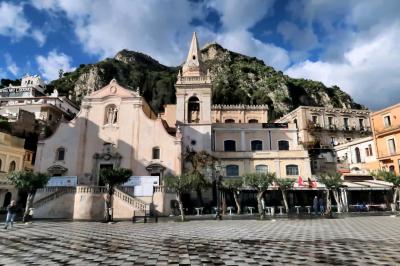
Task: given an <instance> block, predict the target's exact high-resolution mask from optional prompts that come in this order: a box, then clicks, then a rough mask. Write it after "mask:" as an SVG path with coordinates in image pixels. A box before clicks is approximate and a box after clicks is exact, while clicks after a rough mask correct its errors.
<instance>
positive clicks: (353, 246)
mask: <svg viewBox="0 0 400 266" xmlns="http://www.w3.org/2000/svg"><path fill="white" fill-rule="evenodd" d="M0 239H1V241H0V264H1V265H24V264H30V265H31V264H49V265H58V264H73V265H99V264H102V265H121V264H126V265H133V264H134V265H155V264H157V265H167V264H175V265H178V264H180V265H185V264H193V265H199V264H202V265H213V264H219V265H249V264H254V265H258V264H260V265H269V264H272V265H276V264H278V265H279V264H301V265H313V264H319V263H322V264H344V265H353V264H355V265H366V264H387V265H395V264H397V265H398V264H400V218H391V217H351V218H345V219H312V220H277V221H271V220H267V221H254V220H241V221H240V220H224V221H192V222H185V223H179V222H170V223H158V224H154V223H153V224H132V223H130V222H120V223H116V224H102V223H94V222H93V223H90V222H35V223H34V224H32V225H23V224H17V225H16V226H14V229H12V230H4V229H0Z"/></svg>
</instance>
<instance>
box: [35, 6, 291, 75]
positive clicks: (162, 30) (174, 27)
mask: <svg viewBox="0 0 400 266" xmlns="http://www.w3.org/2000/svg"><path fill="white" fill-rule="evenodd" d="M99 2H100V3H99ZM75 3H79V4H78V5H76V4H75ZM273 3H274V1H273V0H270V1H263V0H254V1H238V0H233V1H211V2H209V3H202V2H190V1H155V0H149V1H145V2H143V1H129V0H117V1H111V0H100V1H89V0H86V1H79V2H74V4H71V1H66V0H40V1H33V2H32V4H33V5H34V6H35V7H36V8H38V9H42V10H47V11H49V12H51V13H52V14H54V13H57V12H58V13H63V14H65V15H66V16H67V18H68V19H69V20H70V21H71V22H73V23H74V28H75V33H76V36H77V37H78V39H79V41H80V43H81V44H82V46H83V48H84V50H85V51H86V52H87V53H89V54H95V55H100V57H101V58H104V57H112V56H114V55H115V54H116V53H117V52H118V51H120V50H122V49H130V50H136V51H140V52H143V53H146V54H149V55H151V56H152V57H154V58H156V59H157V60H159V61H160V62H161V63H163V64H167V65H177V64H180V63H182V61H183V60H184V58H185V55H186V52H187V49H188V43H189V41H190V37H191V33H192V31H193V30H196V31H198V33H199V38H200V40H201V41H203V42H206V41H218V42H221V44H222V45H223V46H225V47H227V48H229V49H233V50H234V51H237V52H241V53H244V54H248V55H252V56H258V57H260V58H261V59H263V60H264V61H265V62H267V63H269V64H271V65H272V66H275V67H278V68H282V67H285V66H286V65H287V64H288V56H287V53H286V52H285V51H284V50H283V49H281V48H279V47H276V46H275V45H273V44H268V43H267V44H265V43H263V42H261V41H260V40H257V39H256V38H255V37H254V36H253V35H252V34H251V33H250V32H249V31H248V29H249V28H250V27H252V26H254V25H255V24H256V23H257V22H258V21H259V20H260V19H262V18H263V17H264V16H265V15H266V14H270V13H271V12H272V6H273ZM207 8H213V9H215V10H217V12H218V13H219V14H220V16H221V20H222V23H223V29H222V30H221V31H219V32H216V31H214V30H211V29H210V28H207V26H206V25H204V26H197V27H193V26H192V25H191V23H192V21H193V19H200V20H204V18H205V16H206V15H207V12H208V11H207ZM211 37H212V38H214V39H211ZM255 49H256V50H255ZM257 50H258V51H257Z"/></svg>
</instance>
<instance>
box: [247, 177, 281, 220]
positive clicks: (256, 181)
mask: <svg viewBox="0 0 400 266" xmlns="http://www.w3.org/2000/svg"><path fill="white" fill-rule="evenodd" d="M274 180H275V173H247V174H244V176H243V182H244V184H245V186H249V187H251V188H253V189H255V190H256V191H257V204H258V212H259V214H260V219H264V210H263V207H262V198H263V196H264V194H265V192H266V191H267V190H268V187H269V186H270V185H272V182H273V181H274Z"/></svg>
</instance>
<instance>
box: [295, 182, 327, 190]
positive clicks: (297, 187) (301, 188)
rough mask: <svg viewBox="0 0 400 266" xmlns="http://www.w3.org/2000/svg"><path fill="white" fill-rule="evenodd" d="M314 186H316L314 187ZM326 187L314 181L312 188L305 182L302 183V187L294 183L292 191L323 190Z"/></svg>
mask: <svg viewBox="0 0 400 266" xmlns="http://www.w3.org/2000/svg"><path fill="white" fill-rule="evenodd" d="M315 184H316V185H315ZM325 189H326V186H325V185H324V184H322V183H320V182H317V181H314V186H310V185H309V184H308V182H307V181H303V185H299V183H297V182H296V183H294V185H293V188H292V190H325Z"/></svg>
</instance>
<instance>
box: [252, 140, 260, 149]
mask: <svg viewBox="0 0 400 266" xmlns="http://www.w3.org/2000/svg"><path fill="white" fill-rule="evenodd" d="M251 150H252V151H261V150H262V141H261V140H252V141H251Z"/></svg>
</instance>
